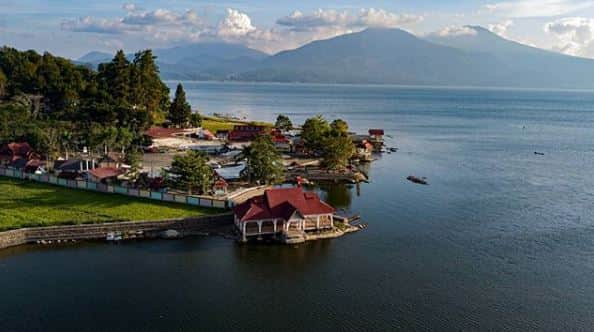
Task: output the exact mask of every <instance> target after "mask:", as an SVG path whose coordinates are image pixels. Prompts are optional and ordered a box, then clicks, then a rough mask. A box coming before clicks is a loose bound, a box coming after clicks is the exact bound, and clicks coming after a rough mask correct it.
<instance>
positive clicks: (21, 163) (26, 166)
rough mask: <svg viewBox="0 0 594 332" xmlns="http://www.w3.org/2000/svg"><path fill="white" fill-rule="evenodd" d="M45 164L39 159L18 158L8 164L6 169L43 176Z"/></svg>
mask: <svg viewBox="0 0 594 332" xmlns="http://www.w3.org/2000/svg"><path fill="white" fill-rule="evenodd" d="M44 167H45V162H44V161H42V160H39V159H30V160H27V159H25V158H18V159H15V160H13V161H12V162H11V163H9V164H8V168H11V169H14V170H17V171H21V172H24V173H30V174H44V173H46V170H45V168H44Z"/></svg>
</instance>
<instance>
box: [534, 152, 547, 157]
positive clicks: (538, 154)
mask: <svg viewBox="0 0 594 332" xmlns="http://www.w3.org/2000/svg"><path fill="white" fill-rule="evenodd" d="M534 154H535V155H537V156H544V155H545V154H544V153H543V152H537V151H535V152H534Z"/></svg>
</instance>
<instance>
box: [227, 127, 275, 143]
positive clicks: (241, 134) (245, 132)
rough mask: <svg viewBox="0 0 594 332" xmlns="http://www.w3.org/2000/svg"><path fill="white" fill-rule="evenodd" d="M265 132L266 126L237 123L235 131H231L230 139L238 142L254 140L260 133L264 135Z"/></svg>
mask: <svg viewBox="0 0 594 332" xmlns="http://www.w3.org/2000/svg"><path fill="white" fill-rule="evenodd" d="M265 132H266V128H265V127H264V126H255V125H254V126H252V125H237V126H235V127H233V131H231V132H230V133H229V140H230V141H237V142H246V141H252V140H254V139H255V138H256V137H258V136H259V135H263V134H264V133H265Z"/></svg>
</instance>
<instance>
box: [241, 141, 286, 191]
mask: <svg viewBox="0 0 594 332" xmlns="http://www.w3.org/2000/svg"><path fill="white" fill-rule="evenodd" d="M243 156H244V157H245V158H246V159H247V165H246V168H245V169H244V170H243V174H242V175H243V177H244V178H246V179H247V180H248V181H249V182H257V183H266V184H271V183H277V182H280V181H282V179H283V175H284V167H283V161H282V157H281V154H280V153H279V152H278V151H277V150H276V148H275V147H274V143H273V142H272V138H271V137H270V135H261V136H258V137H257V138H256V139H255V140H254V141H253V142H252V143H251V144H250V145H249V146H247V147H245V148H244V150H243Z"/></svg>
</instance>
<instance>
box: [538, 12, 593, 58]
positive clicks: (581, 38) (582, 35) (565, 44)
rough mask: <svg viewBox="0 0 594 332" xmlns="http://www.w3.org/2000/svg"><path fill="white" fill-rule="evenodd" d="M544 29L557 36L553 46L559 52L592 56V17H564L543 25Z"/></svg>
mask: <svg viewBox="0 0 594 332" xmlns="http://www.w3.org/2000/svg"><path fill="white" fill-rule="evenodd" d="M545 31H546V32H547V33H549V34H551V35H553V36H555V37H556V38H557V40H558V41H559V44H557V45H555V46H554V47H553V48H554V49H555V50H557V51H559V52H562V53H565V54H569V55H575V56H582V57H594V19H592V18H585V17H566V18H562V19H559V20H556V21H554V22H550V23H547V24H546V25H545Z"/></svg>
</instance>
